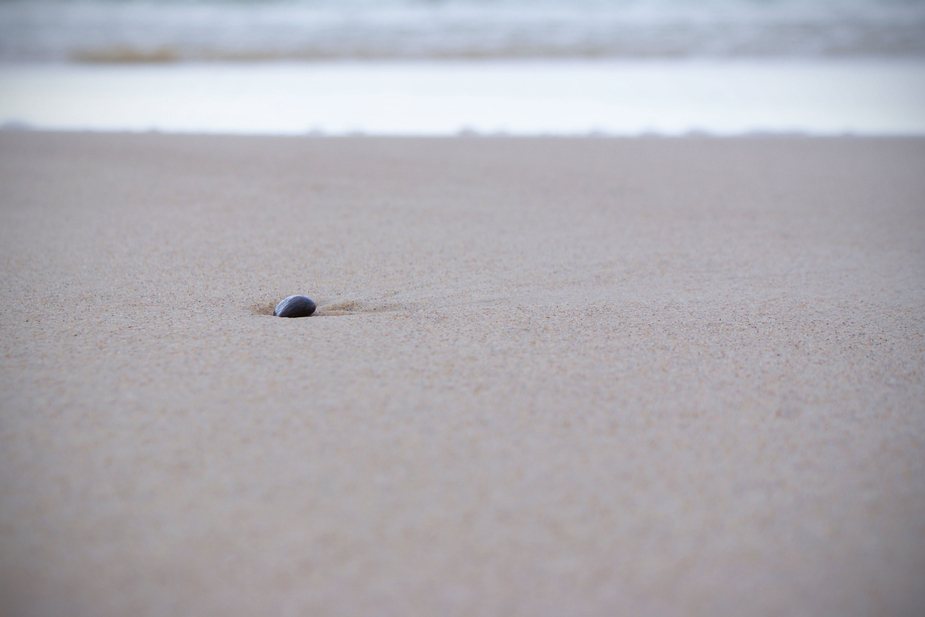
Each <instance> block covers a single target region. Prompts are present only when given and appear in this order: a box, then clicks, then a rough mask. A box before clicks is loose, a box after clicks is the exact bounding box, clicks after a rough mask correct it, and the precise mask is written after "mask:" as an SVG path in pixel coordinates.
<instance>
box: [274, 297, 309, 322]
mask: <svg viewBox="0 0 925 617" xmlns="http://www.w3.org/2000/svg"><path fill="white" fill-rule="evenodd" d="M314 312H315V303H314V302H312V301H311V300H309V299H308V298H306V297H305V296H289V297H288V298H286V299H285V300H282V301H281V302H280V303H279V304H277V305H276V310H274V311H273V314H274V315H276V316H277V317H308V316H309V315H311V314H312V313H314Z"/></svg>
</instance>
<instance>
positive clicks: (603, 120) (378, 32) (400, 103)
mask: <svg viewBox="0 0 925 617" xmlns="http://www.w3.org/2000/svg"><path fill="white" fill-rule="evenodd" d="M923 84H925V2H918V1H913V0H907V1H904V0H838V1H836V0H777V1H775V2H768V1H763V0H699V1H682V0H537V1H532V2H528V1H526V0H444V1H439V0H429V1H428V0H380V1H375V0H338V1H336V2H335V1H334V0H269V1H262V2H257V1H250V2H248V1H246V0H245V1H242V0H235V1H230V0H229V1H217V0H205V1H201V0H161V1H159V2H150V1H137V2H136V1H129V2H117V1H114V0H113V1H100V0H23V1H15V0H13V1H9V0H7V1H6V2H2V3H0V124H5V125H6V126H32V127H37V128H56V129H95V130H152V129H154V130H163V131H184V132H233V133H280V134H299V133H306V132H320V133H326V134H343V133H355V132H359V133H369V134H414V135H446V134H457V133H510V134H588V133H601V134H618V135H636V134H643V133H655V134H672V135H673V134H684V133H687V132H691V131H701V132H706V133H715V134H723V135H726V134H742V133H749V132H771V133H780V132H788V133H791V132H796V133H806V134H842V133H855V134H925V86H923Z"/></svg>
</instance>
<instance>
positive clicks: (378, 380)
mask: <svg viewBox="0 0 925 617" xmlns="http://www.w3.org/2000/svg"><path fill="white" fill-rule="evenodd" d="M0 187H2V190H0V272H2V279H0V285H2V294H3V296H2V299H3V302H2V306H0V351H2V353H0V407H2V412H0V596H2V597H3V598H4V600H3V602H2V604H3V607H2V609H0V613H2V614H4V615H15V616H17V617H18V616H21V615H42V616H57V615H68V616H94V617H98V616H104V617H105V616H110V615H111V616H116V615H197V616H210V615H216V616H218V615H221V616H228V615H232V616H233V615H242V616H243V615H385V616H391V615H395V616H405V615H531V616H538V615H549V616H559V615H666V616H671V615H746V614H747V615H778V614H788V615H841V616H850V615H874V614H877V615H913V614H922V611H923V610H925V584H923V581H925V449H923V445H925V444H923V441H925V139H912V138H910V139H858V138H831V139H809V138H798V137H794V138H783V137H764V138H762V137H755V138H736V139H709V138H696V137H690V138H683V139H660V138H639V139H594V138H585V139H565V138H549V139H546V138H534V139H515V138H503V137H499V138H465V137H460V138H447V139H398V138H369V137H365V138H364V137H357V138H310V137H299V138H271V137H225V136H208V137H207V136H179V135H172V136H169V135H159V134H55V133H38V132H11V131H7V132H3V133H0ZM295 293H303V294H306V295H308V296H309V297H311V298H313V299H314V300H315V301H316V302H317V304H318V305H319V312H318V314H317V315H316V316H313V317H310V318H305V319H281V318H275V317H272V316H271V313H272V308H273V305H274V304H275V302H277V301H279V300H280V299H282V298H283V297H285V296H288V295H291V294H295Z"/></svg>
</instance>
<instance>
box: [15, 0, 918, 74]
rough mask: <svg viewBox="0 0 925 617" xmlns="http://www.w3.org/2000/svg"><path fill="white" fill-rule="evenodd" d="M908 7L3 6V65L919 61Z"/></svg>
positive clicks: (470, 3) (589, 3) (83, 0)
mask: <svg viewBox="0 0 925 617" xmlns="http://www.w3.org/2000/svg"><path fill="white" fill-rule="evenodd" d="M922 55H925V4H923V3H921V2H911V1H907V2H903V1H900V0H894V1H891V0H846V1H841V2H835V1H833V0H815V1H809V2H807V1H797V0H781V1H779V2H774V3H767V2H759V1H757V0H702V1H700V2H680V0H577V1H572V2H566V1H565V0H547V1H545V2H534V3H527V2H524V1H522V0H496V1H489V0H481V1H480V0H446V1H443V2H440V1H429V2H428V1H414V0H385V1H384V2H372V1H370V0H349V1H347V2H337V3H335V2H330V1H323V0H314V1H313V0H289V1H270V2H255V1H251V2H246V1H240V0H238V1H234V2H222V1H218V0H206V1H196V0H166V1H161V2H151V1H139V2H114V1H101V0H57V1H49V0H32V1H12V2H10V1H7V2H0V60H4V61H77V62H176V61H226V60H234V61H246V60H273V59H335V58H354V59H362V58H383V59H394V58H401V59H413V58H537V57H613V58H619V57H740V56H744V57H749V56H751V57H763V56H801V57H825V56H922Z"/></svg>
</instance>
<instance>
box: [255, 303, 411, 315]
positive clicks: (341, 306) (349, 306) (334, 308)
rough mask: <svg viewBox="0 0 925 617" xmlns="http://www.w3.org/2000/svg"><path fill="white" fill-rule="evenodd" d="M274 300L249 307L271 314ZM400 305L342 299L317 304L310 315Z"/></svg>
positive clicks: (374, 310)
mask: <svg viewBox="0 0 925 617" xmlns="http://www.w3.org/2000/svg"><path fill="white" fill-rule="evenodd" d="M276 304H277V303H276V301H272V302H269V303H262V304H255V305H253V306H252V307H251V308H252V310H253V312H254V314H256V315H269V316H272V315H273V311H274V309H275V308H276ZM402 308H404V307H402V306H400V305H397V304H368V303H364V302H359V301H357V300H343V301H340V302H330V303H327V304H318V308H317V309H315V312H314V314H313V315H311V317H338V316H343V315H356V314H359V313H384V312H388V311H398V310H402Z"/></svg>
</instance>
